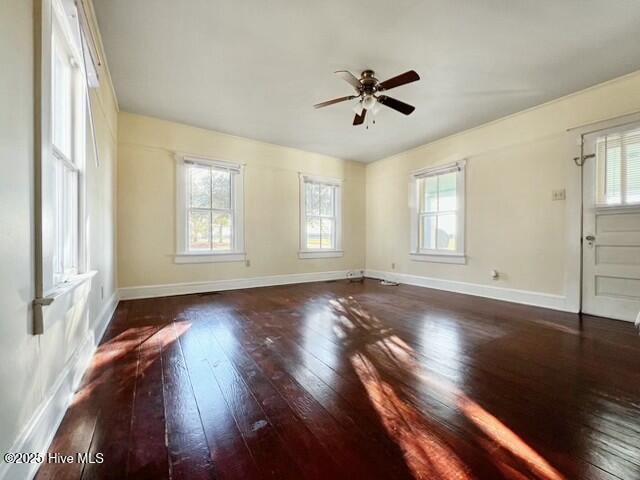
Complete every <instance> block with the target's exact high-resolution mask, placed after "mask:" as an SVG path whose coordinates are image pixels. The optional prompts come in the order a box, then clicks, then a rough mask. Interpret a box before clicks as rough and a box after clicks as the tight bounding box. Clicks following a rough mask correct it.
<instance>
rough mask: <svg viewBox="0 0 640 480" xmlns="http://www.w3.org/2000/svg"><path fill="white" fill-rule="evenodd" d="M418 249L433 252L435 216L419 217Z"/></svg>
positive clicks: (434, 245) (434, 244) (434, 246)
mask: <svg viewBox="0 0 640 480" xmlns="http://www.w3.org/2000/svg"><path fill="white" fill-rule="evenodd" d="M420 222H421V226H420V248H423V249H428V250H433V249H435V248H436V216H435V215H425V216H422V217H420Z"/></svg>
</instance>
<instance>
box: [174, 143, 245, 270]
mask: <svg viewBox="0 0 640 480" xmlns="http://www.w3.org/2000/svg"><path fill="white" fill-rule="evenodd" d="M175 159H176V254H175V255H174V262H175V263H179V264H181V263H223V262H244V261H245V260H246V258H247V254H246V252H245V249H244V168H245V166H244V164H240V163H233V162H228V161H225V160H218V159H213V158H207V157H202V156H196V155H190V154H183V153H176V155H175ZM185 162H189V163H198V164H201V165H206V166H208V167H218V168H225V169H228V170H234V171H235V172H236V173H237V174H236V175H234V177H233V178H234V179H235V181H234V184H233V186H232V189H233V202H234V206H233V211H234V234H233V248H232V249H231V250H229V251H215V252H214V251H204V252H190V251H189V250H188V249H187V245H188V240H187V235H188V231H189V229H188V227H187V220H188V219H187V217H186V215H185V212H186V209H187V188H186V187H187V185H186V178H185V172H186V167H185Z"/></svg>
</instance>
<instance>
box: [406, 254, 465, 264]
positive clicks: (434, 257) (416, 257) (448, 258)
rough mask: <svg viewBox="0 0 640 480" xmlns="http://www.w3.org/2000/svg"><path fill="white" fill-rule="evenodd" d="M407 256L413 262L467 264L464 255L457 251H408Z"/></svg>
mask: <svg viewBox="0 0 640 480" xmlns="http://www.w3.org/2000/svg"><path fill="white" fill-rule="evenodd" d="M409 258H410V259H411V260H413V261H414V262H431V263H454V264H458V265H466V264H467V257H466V255H464V254H459V253H450V254H447V253H410V254H409Z"/></svg>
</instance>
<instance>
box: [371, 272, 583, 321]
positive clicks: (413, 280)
mask: <svg viewBox="0 0 640 480" xmlns="http://www.w3.org/2000/svg"><path fill="white" fill-rule="evenodd" d="M365 277H369V278H379V279H384V280H391V281H394V282H398V283H406V284H407V285H415V286H418V287H425V288H433V289H436V290H446V291H448V292H457V293H464V294H467V295H474V296H477V297H485V298H491V299H494V300H502V301H505V302H512V303H521V304H523V305H531V306H535V307H543V308H550V309H553V310H561V311H563V312H572V313H577V310H576V309H575V308H574V307H572V306H571V305H570V304H569V302H568V301H567V298H566V297H565V296H564V295H553V294H550V293H541V292H533V291H529V290H517V289H515V288H505V287H496V286H493V285H482V284H480V283H467V282H458V281H454V280H444V279H441V278H433V277H423V276H420V275H409V274H406V273H395V272H385V271H380V270H365Z"/></svg>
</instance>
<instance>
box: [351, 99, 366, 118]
mask: <svg viewBox="0 0 640 480" xmlns="http://www.w3.org/2000/svg"><path fill="white" fill-rule="evenodd" d="M363 108H364V107H363V106H362V100H358V101H357V102H356V103H355V105H354V106H353V111H354V113H355V114H356V115H361V114H362V109H363Z"/></svg>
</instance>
